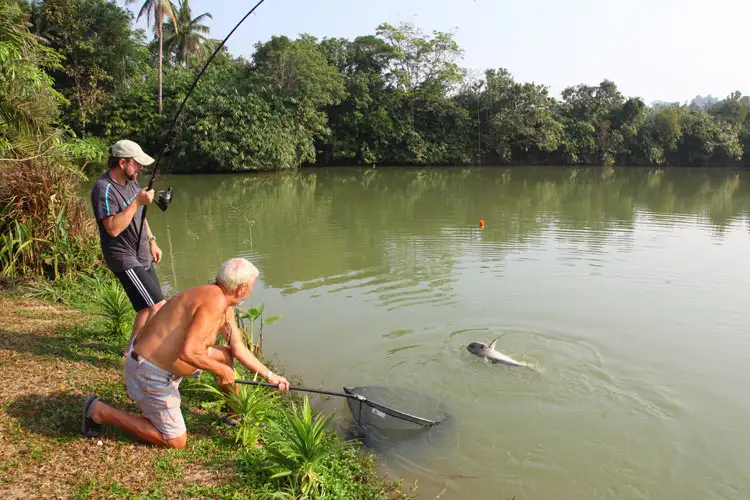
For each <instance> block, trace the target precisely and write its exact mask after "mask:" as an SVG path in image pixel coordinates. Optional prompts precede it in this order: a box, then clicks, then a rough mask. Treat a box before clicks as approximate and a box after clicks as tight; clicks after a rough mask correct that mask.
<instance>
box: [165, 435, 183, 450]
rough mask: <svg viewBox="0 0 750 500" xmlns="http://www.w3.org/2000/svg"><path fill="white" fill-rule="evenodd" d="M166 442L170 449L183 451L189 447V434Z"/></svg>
mask: <svg viewBox="0 0 750 500" xmlns="http://www.w3.org/2000/svg"><path fill="white" fill-rule="evenodd" d="M164 442H165V443H166V444H167V446H169V447H170V448H174V449H176V450H181V449H183V448H184V447H185V446H186V445H187V432H186V433H185V434H183V435H182V436H178V437H176V438H174V439H165V440H164Z"/></svg>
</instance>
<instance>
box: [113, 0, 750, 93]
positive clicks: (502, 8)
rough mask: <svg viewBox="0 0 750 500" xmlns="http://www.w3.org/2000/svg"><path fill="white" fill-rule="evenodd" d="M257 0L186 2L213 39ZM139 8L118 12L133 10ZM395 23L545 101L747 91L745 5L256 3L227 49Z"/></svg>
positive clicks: (727, 1) (637, 0)
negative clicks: (603, 87)
mask: <svg viewBox="0 0 750 500" xmlns="http://www.w3.org/2000/svg"><path fill="white" fill-rule="evenodd" d="M138 1H139V2H140V1H141V0H138ZM256 1H257V0H251V1H244V0H243V1H231V0H191V6H192V8H193V12H194V13H195V15H197V14H199V13H203V12H206V11H208V12H211V14H212V15H213V17H214V19H213V21H212V20H209V22H208V23H207V24H208V25H209V26H210V27H211V36H212V37H214V38H218V39H223V38H224V37H225V36H226V35H227V33H229V31H230V30H231V29H232V27H233V26H234V25H235V24H236V23H237V22H238V21H239V20H240V18H241V17H242V16H243V15H245V13H246V12H247V10H249V9H250V8H251V7H252V6H253V5H254V4H255V2H256ZM118 3H119V4H120V5H122V4H123V1H122V0H120V1H118ZM139 7H140V3H139V4H132V5H128V8H130V9H131V10H133V11H134V12H136V13H137V9H138V8H139ZM401 21H408V22H412V23H414V24H415V25H417V26H418V27H420V28H421V29H423V30H424V31H425V33H430V32H431V31H432V30H440V31H452V32H454V33H455V40H456V41H457V42H458V44H459V45H460V46H461V48H463V49H464V58H463V60H462V61H461V65H462V66H463V67H466V68H469V69H473V70H475V71H480V72H481V71H484V69H486V68H498V67H505V68H507V69H508V70H509V71H510V72H511V73H512V74H513V75H514V76H515V77H516V79H518V80H521V81H533V82H535V83H541V84H545V85H547V86H548V87H549V88H550V91H551V92H552V94H553V95H555V96H559V92H560V91H561V90H562V89H563V88H565V87H566V86H568V85H574V84H577V83H586V84H591V85H594V84H597V83H599V82H600V81H601V80H602V79H604V78H609V79H610V80H613V81H614V82H615V83H617V85H618V87H619V88H620V90H621V91H622V92H623V93H624V94H625V95H626V96H639V97H642V98H644V99H645V100H646V102H648V103H650V102H651V101H654V100H665V101H682V102H684V101H689V100H691V99H692V98H693V97H695V96H696V95H703V96H705V95H708V94H712V95H713V96H714V97H720V98H723V97H726V95H727V94H729V93H730V92H732V91H734V90H740V91H741V92H742V93H743V95H746V94H750V63H748V58H747V54H748V50H749V49H750V30H749V29H748V23H749V22H750V2H748V1H747V0H711V1H710V2H709V1H699V0H628V1H620V2H615V1H612V0H609V1H606V0H598V1H597V0H528V1H520V0H503V1H500V0H452V1H449V0H432V1H430V0H369V1H365V0H319V1H309V0H308V1H302V0H265V2H264V3H263V4H262V5H261V6H260V7H259V8H258V9H257V10H256V14H255V15H253V16H251V17H250V18H248V19H247V20H246V21H245V22H244V23H243V24H242V25H241V26H240V28H239V29H238V30H237V31H236V32H235V33H234V35H232V37H231V38H230V39H229V41H228V42H227V47H228V48H229V50H230V52H231V53H232V54H235V55H239V54H244V55H246V56H248V57H249V56H250V55H251V54H252V52H253V46H254V44H255V43H256V42H257V41H265V40H268V39H269V38H270V37H271V36H272V35H286V36H288V37H291V38H294V37H296V36H298V35H299V34H300V33H309V34H312V35H315V36H317V37H319V38H323V37H346V38H349V39H353V38H354V37H356V36H358V35H364V34H372V33H374V32H375V28H376V27H377V25H378V24H379V23H381V22H390V23H392V24H396V23H399V22H401ZM138 26H141V27H144V26H145V21H144V20H143V19H142V20H141V21H140V22H139V23H138Z"/></svg>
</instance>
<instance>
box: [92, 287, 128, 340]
mask: <svg viewBox="0 0 750 500" xmlns="http://www.w3.org/2000/svg"><path fill="white" fill-rule="evenodd" d="M96 302H97V304H98V306H99V308H100V313H99V314H101V315H102V316H103V317H104V320H105V321H106V324H107V328H108V330H109V333H112V334H114V335H115V336H117V337H118V338H124V337H126V336H128V337H129V336H130V332H131V331H132V329H133V322H134V321H135V311H134V310H133V306H132V305H131V304H130V299H128V295H127V294H126V293H125V290H124V289H123V288H122V286H121V285H120V283H119V282H117V281H110V282H109V283H107V284H106V285H105V286H104V287H102V288H100V289H99V292H98V293H97V298H96Z"/></svg>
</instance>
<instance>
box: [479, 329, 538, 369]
mask: <svg viewBox="0 0 750 500" xmlns="http://www.w3.org/2000/svg"><path fill="white" fill-rule="evenodd" d="M500 337H502V335H501V336H500ZM500 337H497V338H496V339H495V340H493V341H492V342H490V343H489V345H488V344H485V343H484V342H472V343H470V344H469V345H467V346H466V350H468V351H469V352H470V353H472V354H474V355H476V356H479V357H480V358H483V359H484V360H485V361H489V362H490V363H500V364H504V365H510V366H523V367H525V368H529V369H531V370H533V368H531V367H530V366H529V365H527V364H526V363H522V362H521V361H516V360H515V359H513V358H511V357H510V356H506V355H505V354H503V353H501V352H499V351H497V350H496V349H495V345H496V344H497V341H498V340H499V339H500Z"/></svg>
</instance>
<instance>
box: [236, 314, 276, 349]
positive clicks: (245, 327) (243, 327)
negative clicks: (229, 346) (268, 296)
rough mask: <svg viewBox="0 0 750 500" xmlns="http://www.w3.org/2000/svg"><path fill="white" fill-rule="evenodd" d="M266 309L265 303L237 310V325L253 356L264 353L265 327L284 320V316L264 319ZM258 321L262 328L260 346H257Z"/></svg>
mask: <svg viewBox="0 0 750 500" xmlns="http://www.w3.org/2000/svg"><path fill="white" fill-rule="evenodd" d="M264 308H265V302H261V303H260V304H259V305H258V306H257V307H251V308H247V309H243V308H239V307H238V308H236V310H235V314H236V316H237V324H238V325H239V328H240V331H241V332H242V335H243V338H244V339H245V345H247V347H248V349H250V352H252V353H253V354H258V353H262V352H263V325H272V324H274V323H276V322H277V321H279V320H280V319H282V318H283V316H269V317H268V318H264V317H263V309H264ZM256 321H259V322H260V328H259V330H258V344H255V322H256ZM246 323H247V324H246Z"/></svg>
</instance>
